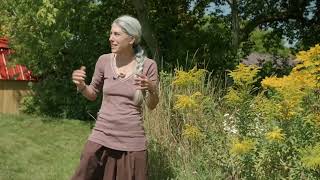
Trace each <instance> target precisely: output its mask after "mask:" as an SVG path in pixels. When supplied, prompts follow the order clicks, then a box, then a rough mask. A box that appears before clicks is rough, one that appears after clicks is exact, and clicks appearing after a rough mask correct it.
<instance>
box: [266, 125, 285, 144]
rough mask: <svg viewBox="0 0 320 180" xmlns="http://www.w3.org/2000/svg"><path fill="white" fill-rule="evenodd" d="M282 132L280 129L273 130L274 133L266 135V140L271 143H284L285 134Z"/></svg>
mask: <svg viewBox="0 0 320 180" xmlns="http://www.w3.org/2000/svg"><path fill="white" fill-rule="evenodd" d="M281 131H282V129H280V128H275V129H273V130H272V131H270V132H268V133H266V139H267V140H269V141H277V142H280V141H282V140H283V139H284V134H283V133H282V132H281Z"/></svg>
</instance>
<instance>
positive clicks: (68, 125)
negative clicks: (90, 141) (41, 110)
mask: <svg viewBox="0 0 320 180" xmlns="http://www.w3.org/2000/svg"><path fill="white" fill-rule="evenodd" d="M89 133H90V124H89V123H86V122H81V121H78V120H61V119H50V118H41V117H32V116H26V115H19V116H18V115H4V114H0V180H67V179H69V178H70V176H71V175H72V174H73V172H74V170H75V168H76V166H77V165H78V162H79V157H80V152H81V150H82V147H83V145H84V143H85V141H86V138H87V136H88V135H89Z"/></svg>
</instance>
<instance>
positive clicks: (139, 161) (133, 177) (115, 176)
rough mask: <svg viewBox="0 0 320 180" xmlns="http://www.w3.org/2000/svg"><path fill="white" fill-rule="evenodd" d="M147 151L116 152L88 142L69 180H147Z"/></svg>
mask: <svg viewBox="0 0 320 180" xmlns="http://www.w3.org/2000/svg"><path fill="white" fill-rule="evenodd" d="M147 178H148V176H147V151H146V150H145V151H118V150H114V149H110V148H107V147H104V146H102V145H100V144H97V143H95V142H92V141H88V142H87V143H86V145H85V147H84V150H83V152H82V154H81V158H80V165H79V166H78V168H77V169H76V172H75V174H74V175H73V176H72V178H71V180H147Z"/></svg>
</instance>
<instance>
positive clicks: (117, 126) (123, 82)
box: [88, 53, 158, 151]
mask: <svg viewBox="0 0 320 180" xmlns="http://www.w3.org/2000/svg"><path fill="white" fill-rule="evenodd" d="M113 57H114V54H112V53H110V54H104V55H102V56H100V57H99V59H98V61H97V63H96V67H95V71H94V74H93V77H92V81H91V83H90V85H89V86H88V88H92V89H93V90H94V91H95V92H96V93H99V92H101V91H102V93H103V99H102V105H101V108H100V110H99V112H98V116H97V121H96V124H95V126H94V128H93V130H92V133H91V135H90V136H89V140H90V141H93V142H96V143H99V144H101V145H103V146H105V147H108V148H111V149H115V150H121V151H142V150H145V149H146V146H147V140H146V136H145V131H144V127H143V116H142V106H141V105H138V104H136V103H135V102H134V94H135V91H136V85H134V75H131V76H128V77H125V78H121V77H119V75H118V74H117V73H116V71H115V68H116V67H115V59H114V58H113ZM143 74H144V75H146V76H147V77H148V78H149V79H150V80H152V81H153V82H154V83H156V84H158V69H157V64H156V62H155V61H154V60H151V59H148V58H145V61H144V65H143Z"/></svg>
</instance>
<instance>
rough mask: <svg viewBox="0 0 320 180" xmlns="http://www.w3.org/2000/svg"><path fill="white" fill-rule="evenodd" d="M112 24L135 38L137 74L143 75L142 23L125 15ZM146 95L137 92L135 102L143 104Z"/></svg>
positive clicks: (139, 91) (134, 48)
mask: <svg viewBox="0 0 320 180" xmlns="http://www.w3.org/2000/svg"><path fill="white" fill-rule="evenodd" d="M112 24H116V25H118V26H119V27H120V28H121V29H122V30H123V31H124V32H125V33H126V34H128V35H129V36H132V37H133V38H134V40H135V41H134V44H133V50H134V53H135V56H136V61H137V66H136V70H135V73H136V74H142V72H143V64H144V61H145V55H144V50H143V49H142V47H141V46H140V42H141V36H142V30H141V29H142V28H141V24H140V22H139V21H138V20H137V19H136V18H134V17H132V16H128V15H123V16H120V17H118V18H117V19H116V20H114V21H113V23H112ZM144 95H145V93H144V92H142V91H141V90H137V91H136V93H135V96H134V101H135V102H136V104H141V103H142V101H143V96H144Z"/></svg>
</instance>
